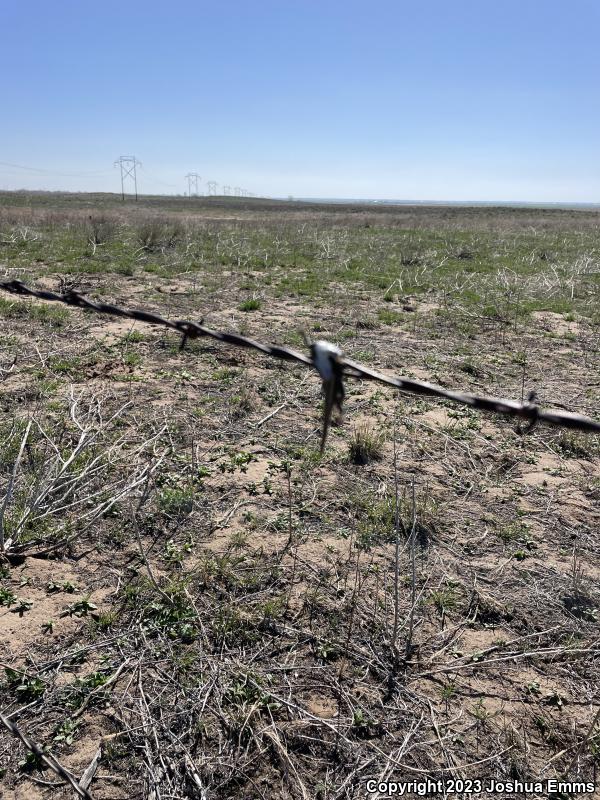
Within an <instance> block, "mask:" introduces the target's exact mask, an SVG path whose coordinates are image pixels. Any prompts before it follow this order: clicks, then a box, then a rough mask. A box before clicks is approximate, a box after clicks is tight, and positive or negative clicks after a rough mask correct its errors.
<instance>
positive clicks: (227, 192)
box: [223, 186, 231, 197]
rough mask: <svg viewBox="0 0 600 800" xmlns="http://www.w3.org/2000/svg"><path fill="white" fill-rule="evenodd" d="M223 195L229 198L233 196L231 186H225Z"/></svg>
mask: <svg viewBox="0 0 600 800" xmlns="http://www.w3.org/2000/svg"><path fill="white" fill-rule="evenodd" d="M223 194H224V196H225V197H228V196H229V195H230V194H231V186H223Z"/></svg>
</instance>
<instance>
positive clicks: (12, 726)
mask: <svg viewBox="0 0 600 800" xmlns="http://www.w3.org/2000/svg"><path fill="white" fill-rule="evenodd" d="M0 722H1V723H2V724H3V725H4V727H5V728H6V729H7V730H8V731H10V732H11V733H12V735H13V736H16V737H17V739H20V740H21V741H22V742H23V744H24V745H25V747H26V748H27V749H28V750H29V751H30V752H31V753H33V754H34V755H35V756H37V758H39V759H40V760H41V761H43V762H44V764H46V765H47V766H48V767H50V769H51V770H52V771H53V772H55V773H56V774H57V775H59V776H60V777H61V778H62V779H63V780H64V781H66V782H67V783H68V784H69V785H70V786H71V788H72V789H74V791H75V792H77V794H78V795H79V797H83V798H84V800H94V798H93V797H92V795H91V794H90V793H89V792H88V790H87V789H84V788H83V786H80V784H79V783H78V782H77V779H76V778H75V776H74V775H73V774H72V773H71V772H69V771H68V770H67V769H65V768H64V767H63V765H62V764H61V763H60V761H58V760H57V759H56V758H55V757H54V756H53V755H52V753H48V752H46V751H44V750H43V748H42V747H40V745H39V744H37V743H36V742H34V741H32V740H31V739H30V738H29V737H28V736H26V735H25V734H24V733H23V731H22V730H21V729H20V728H19V726H18V725H17V724H16V723H15V722H13V721H12V720H11V719H9V718H8V717H5V716H4V714H0Z"/></svg>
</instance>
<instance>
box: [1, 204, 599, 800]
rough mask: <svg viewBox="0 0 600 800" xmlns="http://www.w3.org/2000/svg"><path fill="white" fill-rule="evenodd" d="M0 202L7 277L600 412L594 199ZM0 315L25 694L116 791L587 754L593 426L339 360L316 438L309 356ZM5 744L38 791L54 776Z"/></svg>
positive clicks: (595, 508) (515, 766)
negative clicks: (521, 415)
mask: <svg viewBox="0 0 600 800" xmlns="http://www.w3.org/2000/svg"><path fill="white" fill-rule="evenodd" d="M0 201H1V206H0V240H1V241H2V245H1V247H2V249H1V254H2V260H3V266H4V268H5V270H6V272H7V274H8V275H10V276H11V277H12V276H14V277H19V278H23V279H25V280H26V281H27V282H31V283H35V282H39V285H43V286H47V287H49V288H51V289H53V290H58V291H62V290H65V289H69V288H75V289H76V290H77V291H81V292H82V293H84V294H87V295H89V296H92V297H96V298H101V299H102V300H107V301H111V300H116V301H117V302H119V303H121V304H123V305H130V306H137V307H141V308H148V309H153V310H158V311H159V312H160V313H164V314H165V315H166V316H168V317H171V318H173V319H199V318H200V317H201V316H204V317H205V324H206V325H208V326H210V327H212V328H215V329H218V330H229V329H232V328H235V327H242V326H243V329H244V331H245V332H246V333H247V335H249V336H252V337H255V338H257V339H260V340H264V341H274V342H279V343H287V344H289V345H292V346H294V347H298V348H303V347H304V341H303V331H309V332H311V335H312V334H313V333H314V334H318V336H317V335H315V337H314V338H323V339H327V340H330V341H333V342H336V343H337V344H339V345H340V346H341V347H343V348H344V350H345V352H347V353H348V355H349V356H350V357H352V358H355V359H357V360H360V361H364V362H365V363H368V364H369V365H372V366H373V367H374V368H377V369H380V370H383V371H387V372H389V373H392V372H397V373H401V374H407V375H412V376H415V377H418V378H420V379H424V380H431V381H435V382H440V383H443V384H444V385H445V386H449V387H453V386H455V387H457V388H465V389H472V390H475V391H480V390H482V389H483V390H484V391H486V392H489V393H490V394H495V395H501V396H506V397H512V398H514V399H517V400H518V399H520V398H521V397H525V398H526V397H527V396H528V394H529V392H530V391H532V390H535V391H537V392H538V394H539V396H540V400H541V401H542V402H543V403H544V404H548V405H552V404H556V405H558V406H559V407H561V406H567V407H568V408H573V409H577V410H579V411H581V412H582V413H587V414H589V415H592V416H594V415H596V414H597V409H598V407H599V405H600V404H599V402H598V400H599V399H600V394H599V388H598V385H597V384H598V381H597V375H598V370H599V367H600V328H599V325H600V317H599V314H598V307H599V304H598V296H599V291H600V278H599V275H600V270H599V262H598V256H597V254H598V252H600V249H599V241H598V237H599V235H600V234H599V233H598V224H597V223H598V215H597V213H596V212H594V213H592V212H583V211H582V212H570V211H560V210H547V211H546V210H544V211H542V210H540V211H535V210H531V209H485V208H480V209H467V208H464V209H460V208H443V207H436V208H426V207H415V208H410V207H396V208H386V207H384V206H377V207H376V206H373V207H364V208H351V207H348V206H316V205H308V204H307V205H302V204H293V203H291V204H277V203H273V202H269V201H258V200H256V201H254V200H252V201H250V200H248V201H242V200H240V199H236V198H225V199H222V200H221V199H219V198H210V202H209V201H208V200H206V201H204V200H202V199H201V198H194V199H193V201H192V200H191V199H184V198H179V199H178V198H173V199H169V200H167V199H164V198H163V199H161V198H141V199H140V203H139V204H138V205H137V206H136V207H133V205H128V204H125V205H121V204H115V203H114V201H112V200H111V199H110V198H108V197H100V196H98V197H90V198H84V197H77V196H60V195H59V196H52V195H44V194H39V195H27V196H25V195H19V194H14V195H12V194H3V195H0ZM213 201H214V202H213ZM232 209H235V215H234V214H232V213H231V211H232ZM90 215H91V218H90ZM234 216H235V219H232V217H234ZM128 278H131V279H132V280H129V279H128ZM258 298H260V299H258ZM252 311H259V312H260V313H256V314H253V313H240V312H252ZM0 316H1V318H2V321H3V326H2V333H1V334H0V368H2V372H1V373H0V401H1V403H0V407H1V413H0V509H2V510H1V512H0V532H1V534H2V550H3V553H2V560H1V561H0V629H1V632H2V634H3V635H2V641H3V644H4V647H5V650H4V652H3V654H2V662H3V669H4V673H3V674H4V679H3V680H2V681H1V682H0V707H1V708H2V709H3V713H7V714H10V715H13V716H12V717H11V718H13V719H15V720H18V723H19V725H20V726H21V727H22V729H23V730H24V731H25V732H26V733H30V734H31V736H32V737H33V738H35V739H36V740H38V741H40V742H41V743H42V744H43V745H44V746H45V747H47V748H49V749H50V750H51V751H53V752H56V753H57V754H58V755H59V757H60V759H61V761H62V762H64V764H65V765H66V766H67V767H68V768H69V769H71V770H72V771H73V773H74V774H75V775H77V776H80V775H82V774H83V772H84V771H85V770H86V768H87V767H88V766H89V763H90V758H91V757H92V755H93V752H95V749H96V747H97V746H98V743H99V742H100V741H101V740H102V742H103V745H102V754H101V758H100V761H99V764H98V770H97V773H96V775H95V777H94V780H93V782H92V786H91V790H92V793H93V794H94V796H97V797H102V796H103V792H105V794H106V796H107V797H108V796H109V795H110V797H114V798H115V800H125V798H130V797H131V798H133V797H140V798H141V797H144V796H146V794H148V793H149V789H148V787H149V786H151V785H152V786H154V787H155V788H156V792H157V796H158V792H160V795H161V796H164V797H166V796H173V797H190V798H191V797H196V796H198V797H200V796H207V797H212V796H214V797H219V798H224V799H226V798H242V797H252V798H254V797H259V796H262V795H264V796H268V795H271V796H273V797H279V796H283V795H285V796H289V797H290V798H292V797H293V798H296V797H298V798H308V797H315V798H320V799H321V800H332V798H334V797H335V798H337V800H350V798H353V797H358V796H363V795H364V791H363V789H364V783H365V781H366V779H367V778H368V777H377V776H379V775H382V774H396V773H397V774H398V776H400V777H401V776H404V774H405V769H404V768H406V773H407V774H410V775H413V774H419V775H420V774H424V775H425V774H426V775H428V776H429V777H431V778H433V779H438V778H440V777H442V776H446V777H447V776H448V774H449V773H448V772H442V771H441V769H442V765H446V766H444V767H443V768H444V769H450V768H452V770H454V769H456V774H459V773H460V775H461V776H462V777H465V778H477V777H485V778H489V777H491V776H494V777H497V778H498V779H505V778H506V777H507V776H513V777H514V776H520V777H521V776H523V777H524V776H527V777H532V776H536V775H538V774H539V772H540V771H541V770H544V776H545V777H561V778H563V777H564V775H565V774H566V773H568V774H569V776H570V777H578V778H579V779H584V778H586V777H587V778H588V779H589V776H592V775H593V774H594V770H597V767H598V759H599V752H600V746H599V741H598V731H597V724H596V722H595V721H594V713H595V709H596V708H597V706H598V704H599V703H600V689H599V688H598V687H600V680H599V671H598V657H597V656H598V648H597V638H598V620H599V614H600V596H599V594H598V590H597V575H598V569H600V557H599V555H598V554H599V553H600V547H599V544H600V543H599V541H598V525H597V524H596V520H597V518H598V515H599V514H600V488H599V487H600V483H599V479H598V477H597V475H598V467H599V463H600V461H599V459H600V449H599V443H598V437H594V436H587V435H581V434H578V433H574V432H571V431H560V430H555V429H552V428H549V427H544V426H542V425H538V426H537V427H536V428H535V429H534V430H533V431H531V432H529V433H526V434H524V433H523V432H521V431H520V430H518V429H517V427H516V426H515V424H514V422H513V421H510V420H506V419H501V418H497V417H494V416H492V415H486V414H479V413H475V412H473V411H472V410H471V409H469V408H463V407H458V406H455V405H453V404H452V403H449V402H437V401H435V400H432V399H430V398H424V397H416V396H407V395H401V396H400V397H398V396H395V394H394V392H393V391H392V390H391V389H390V390H389V391H388V390H386V389H382V388H381V387H377V386H375V385H371V384H366V383H361V382H358V381H353V380H352V379H348V380H347V382H346V389H347V398H346V401H345V420H344V421H343V422H342V424H341V425H339V426H335V427H333V428H332V430H331V432H330V440H329V443H328V446H327V449H326V451H325V454H324V455H323V456H322V457H321V456H320V454H319V425H320V391H321V390H320V386H319V383H318V380H317V378H316V376H315V375H314V374H312V373H308V372H306V371H303V370H302V369H299V368H297V367H292V366H289V365H285V364H283V363H280V362H276V361H274V360H271V359H267V358H263V357H262V356H260V355H259V354H256V353H252V354H250V353H249V352H247V351H245V350H242V349H239V348H232V347H229V346H228V345H221V344H219V343H215V342H212V341H210V342H209V341H207V340H204V339H197V340H193V339H190V340H188V341H187V342H186V346H185V349H183V350H180V349H179V341H178V340H177V337H175V336H174V335H171V333H169V332H167V331H164V330H158V329H156V328H155V327H153V326H144V325H142V324H137V323H136V326H135V329H133V327H132V324H131V322H130V321H125V320H123V319H118V318H115V319H109V318H108V317H97V316H94V315H92V314H88V313H87V312H82V311H80V310H78V309H74V308H73V309H71V308H69V309H63V308H60V307H58V306H54V305H52V304H48V303H41V302H32V301H22V300H20V299H19V300H14V299H13V298H12V297H10V296H8V295H7V296H5V297H0ZM357 420H365V422H364V423H359V422H357ZM394 448H395V449H394ZM394 453H396V472H394ZM413 487H414V496H413ZM396 565H397V571H396ZM396 579H397V580H396ZM595 725H596V727H594V726H595ZM1 738H2V750H1V752H0V794H2V796H3V797H5V796H6V797H7V798H12V797H13V796H14V795H15V792H17V791H18V792H19V793H20V794H19V796H21V795H22V796H29V795H28V792H29V787H30V786H31V785H32V781H47V779H48V777H49V774H48V773H46V772H43V773H42V772H41V770H42V768H43V764H42V763H40V762H39V760H38V759H37V757H35V756H32V754H31V753H28V752H27V751H26V749H25V748H24V747H23V746H22V744H21V743H20V742H19V741H18V740H16V739H14V738H12V737H10V735H9V734H8V733H6V734H4V733H2V737H1ZM399 748H400V750H399ZM415 770H416V771H417V772H416V773H415V772H414V771H415ZM386 771H387V772H386ZM94 789H96V791H95V792H94ZM38 790H39V792H41V793H42V795H41V796H44V797H48V798H50V797H52V798H54V797H56V798H59V797H65V798H66V797H67V796H68V792H67V789H66V788H64V787H59V786H45V785H42V784H40V785H39V786H37V787H36V791H38ZM32 791H33V790H32ZM44 792H45V794H43V793H44ZM61 792H62V794H61ZM30 793H32V792H30ZM69 796H70V795H69Z"/></svg>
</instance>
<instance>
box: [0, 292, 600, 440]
mask: <svg viewBox="0 0 600 800" xmlns="http://www.w3.org/2000/svg"><path fill="white" fill-rule="evenodd" d="M0 290H3V291H6V292H10V293H11V294H16V295H22V296H28V297H35V298H38V299H40V300H49V301H51V302H59V303H64V304H65V305H68V306H75V307H77V308H83V309H88V310H90V311H95V312H97V313H100V314H108V315H110V316H117V317H125V318H127V319H132V320H136V321H138V322H145V323H148V324H150V325H160V326H162V327H165V328H170V329H171V330H174V331H177V332H178V333H180V334H181V336H182V340H181V349H183V348H184V346H185V344H186V341H187V340H188V339H197V338H202V337H208V338H211V339H216V340H217V341H219V342H224V343H225V344H231V345H234V346H236V347H245V348H249V349H252V350H257V351H258V352H260V353H263V354H264V355H268V356H272V357H274V358H279V359H282V360H284V361H291V362H296V363H298V364H303V365H304V366H308V367H313V368H314V369H315V370H317V372H318V373H319V376H320V378H321V381H322V383H323V390H324V394H325V409H324V419H323V434H322V438H321V451H323V448H324V446H325V441H326V438H327V431H328V427H329V422H330V418H331V415H332V413H333V411H334V410H336V409H337V410H338V411H341V408H342V403H343V400H344V384H343V380H344V378H345V377H352V378H362V379H364V380H369V381H376V382H378V383H382V384H385V385H386V386H391V387H393V388H395V389H399V390H400V391H402V392H407V393H408V394H416V395H422V396H429V397H439V398H441V399H444V400H450V401H452V402H454V403H459V404H461V405H466V406H469V407H470V408H473V409H475V410H477V411H490V412H492V413H495V414H503V415H505V416H511V417H519V418H521V419H524V420H527V421H528V422H529V425H528V426H527V428H526V429H525V432H527V431H530V430H531V429H532V428H533V427H534V426H535V425H536V424H537V423H538V422H546V423H547V424H549V425H553V426H555V427H562V428H570V429H573V430H580V431H586V432H588V433H600V422H599V421H597V420H594V419H591V418H590V417H586V416H584V415H582V414H578V413H575V412H571V411H556V410H553V409H546V408H541V407H540V406H539V405H537V403H536V402H535V400H536V397H535V394H534V393H531V394H530V395H529V397H528V400H527V402H524V403H519V402H518V401H516V400H508V399H505V398H501V397H490V396H486V395H476V394H469V393H466V392H461V391H457V390H453V389H444V388H443V387H442V386H437V385H436V384H433V383H428V382H426V381H419V380H414V379H412V378H405V377H402V376H393V377H390V376H387V375H383V374H382V373H381V372H377V371H376V370H373V369H371V368H370V367H366V366H364V365H363V364H359V363H358V362H356V361H353V360H352V359H349V358H346V357H345V356H344V355H343V353H342V351H341V350H340V349H339V348H338V347H336V346H335V345H333V344H331V343H330V342H326V341H317V342H312V343H310V342H309V347H310V352H311V355H310V357H309V356H306V355H304V354H303V353H300V352H298V351H297V350H293V349H291V348H289V347H282V346H280V345H274V344H265V343H263V342H258V341H256V340H255V339H251V338H249V337H247V336H242V335H241V334H239V333H226V332H222V331H214V330H212V329H210V328H207V327H205V326H204V325H203V322H202V320H201V321H200V322H192V321H189V320H168V319H165V318H164V317H161V316H160V315H158V314H154V313H152V312H149V311H142V310H137V309H127V308H123V307H121V306H116V305H112V304H109V303H96V302H94V301H92V300H89V299H88V298H86V297H84V296H83V295H81V294H79V293H78V292H75V291H69V292H66V293H65V294H55V293H54V292H50V291H47V290H45V289H31V288H30V287H28V286H26V285H25V284H24V283H22V282H21V281H18V280H13V281H5V282H0Z"/></svg>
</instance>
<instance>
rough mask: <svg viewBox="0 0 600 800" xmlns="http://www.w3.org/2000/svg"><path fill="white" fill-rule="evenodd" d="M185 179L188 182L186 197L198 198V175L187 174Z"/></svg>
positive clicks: (193, 173) (194, 173)
mask: <svg viewBox="0 0 600 800" xmlns="http://www.w3.org/2000/svg"><path fill="white" fill-rule="evenodd" d="M185 177H186V178H187V182H188V196H189V197H198V181H199V180H200V175H198V173H197V172H188V174H187V175H186V176H185ZM192 190H193V191H192Z"/></svg>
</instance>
